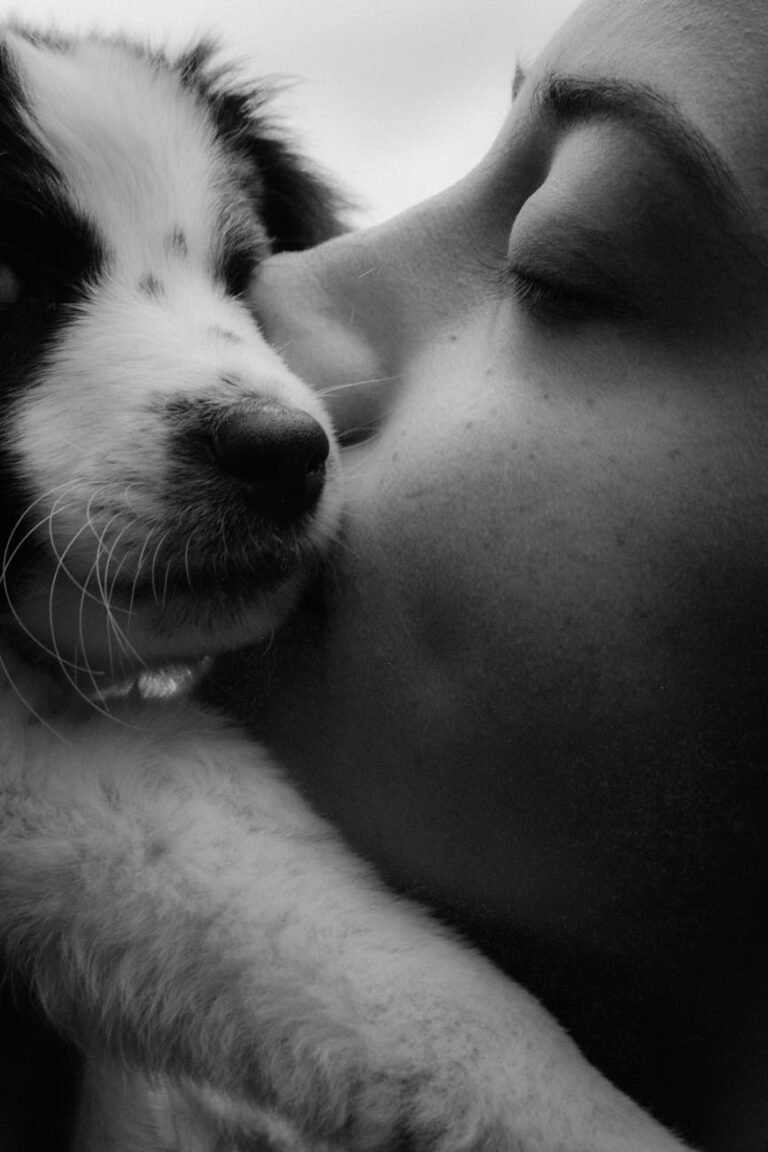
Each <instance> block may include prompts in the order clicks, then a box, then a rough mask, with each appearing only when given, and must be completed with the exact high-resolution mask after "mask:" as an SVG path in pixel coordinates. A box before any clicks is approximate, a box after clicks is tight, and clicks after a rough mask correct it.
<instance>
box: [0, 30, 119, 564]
mask: <svg viewBox="0 0 768 1152" xmlns="http://www.w3.org/2000/svg"><path fill="white" fill-rule="evenodd" d="M26 107H27V106H26V102H25V98H24V94H23V89H22V86H21V83H20V80H19V77H18V74H17V72H16V69H15V66H14V63H13V59H12V56H11V54H10V53H9V52H8V50H7V48H5V47H4V46H3V45H0V262H2V263H4V264H5V265H7V266H9V267H10V268H11V270H12V271H13V274H14V276H15V277H16V278H17V279H18V280H19V282H20V284H21V287H22V295H21V299H20V300H19V301H18V302H17V303H14V304H13V305H10V306H3V305H2V304H0V346H1V347H2V350H3V351H2V358H0V490H1V491H2V500H1V501H0V541H2V544H3V546H4V544H5V541H7V540H8V538H9V535H10V533H11V532H12V530H13V528H14V526H15V525H16V524H17V522H18V519H19V517H20V516H21V514H22V513H23V511H24V510H25V508H26V507H27V506H28V504H29V502H30V499H31V494H30V491H29V488H28V485H27V482H26V479H25V477H24V476H23V474H22V473H21V470H20V469H19V468H18V466H17V462H16V461H15V460H14V446H13V443H12V442H9V439H8V434H7V431H6V430H7V429H8V427H9V421H8V413H9V410H10V409H11V408H12V407H13V405H14V403H15V402H16V401H17V400H18V398H19V397H20V396H22V395H23V394H24V392H26V391H28V390H29V388H30V386H31V385H32V383H33V382H34V379H35V376H36V374H37V370H38V368H39V367H40V366H41V365H42V364H43V362H44V360H45V357H46V353H47V350H48V348H49V346H50V344H51V342H52V341H53V340H54V339H55V337H56V335H57V333H59V332H60V331H61V330H62V328H64V327H65V326H66V324H67V323H68V322H69V319H70V317H71V315H72V307H73V305H75V304H76V303H77V302H78V301H79V300H81V299H83V297H84V296H85V295H87V293H88V291H89V289H90V286H91V285H92V284H93V283H94V282H95V281H96V280H97V279H98V276H99V273H100V271H101V269H102V268H103V266H104V263H105V261H106V253H105V250H104V246H103V245H102V243H101V242H100V240H99V238H98V236H97V235H96V234H95V231H94V229H93V227H92V226H91V225H90V224H89V222H88V221H87V220H85V219H84V218H83V217H82V216H79V215H78V214H77V213H76V212H75V211H74V210H73V209H72V207H71V206H70V205H69V204H68V203H67V201H66V199H65V197H64V193H63V184H62V180H61V177H60V175H59V173H58V172H57V170H56V168H55V166H54V165H53V163H52V161H51V160H50V159H49V158H48V157H47V156H46V155H45V154H44V153H43V152H42V150H41V149H40V147H39V145H38V143H37V141H35V139H34V138H33V137H32V136H31V134H30V133H29V131H28V129H27V125H26V123H25V119H24V115H23V113H24V112H25V111H26ZM22 535H23V533H20V536H19V542H20V538H21V536H22ZM34 559H35V557H34V554H33V551H32V545H31V544H30V543H29V542H27V543H26V544H24V545H23V547H22V548H21V550H20V552H19V553H18V555H17V557H16V561H15V564H14V570H13V573H21V572H22V571H23V569H24V568H25V567H26V566H28V565H29V564H30V563H33V562H34ZM13 573H12V574H11V575H12V576H13Z"/></svg>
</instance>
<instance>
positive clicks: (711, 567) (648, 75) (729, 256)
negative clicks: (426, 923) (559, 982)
mask: <svg viewBox="0 0 768 1152" xmlns="http://www.w3.org/2000/svg"><path fill="white" fill-rule="evenodd" d="M766 58H768V15H767V14H766V9H765V8H764V6H763V4H762V2H761V0H755V2H754V3H747V2H743V3H742V2H741V0H739V2H736V3H734V2H733V0H727V2H726V0H723V2H722V3H721V4H720V5H717V4H710V5H707V6H698V7H697V14H696V18H695V20H692V19H691V18H690V5H688V4H687V3H686V2H685V0H677V2H675V0H650V2H649V0H642V2H641V0H608V2H606V0H597V2H595V3H592V4H588V5H587V6H586V7H585V8H584V9H582V10H580V12H579V13H578V14H577V16H576V17H575V18H574V19H573V20H572V21H571V22H570V23H569V24H568V25H566V27H565V29H564V30H563V31H562V33H561V34H560V36H559V37H558V38H557V39H556V40H555V41H554V42H553V43H552V44H551V45H550V47H549V48H548V49H547V51H546V52H545V53H544V54H543V56H542V57H541V59H540V60H539V61H538V62H537V63H536V65H535V66H534V67H533V68H532V69H531V71H530V73H529V75H528V76H527V78H526V80H525V82H524V83H523V85H522V87H521V88H520V90H519V92H518V94H517V96H516V98H515V100H514V103H513V106H512V110H511V113H510V116H509V120H508V122H507V124H506V126H505V128H504V129H503V131H502V133H501V135H500V136H499V138H498V140H497V141H496V143H495V145H494V147H493V149H492V150H491V153H490V155H489V156H488V158H487V159H486V161H485V162H484V164H483V165H482V166H481V167H480V168H479V169H478V170H476V171H475V172H473V173H471V174H470V176H469V177H468V178H467V179H466V180H465V181H463V182H462V183H460V184H459V185H457V186H456V187H454V188H452V189H450V190H449V191H448V192H446V193H445V194H444V195H442V196H441V197H439V198H438V199H436V200H434V201H430V202H428V203H426V204H424V205H422V206H420V207H419V208H417V209H415V210H414V211H412V212H410V213H408V214H406V215H404V216H403V217H400V218H398V219H395V220H394V221H392V222H390V223H389V224H387V225H384V226H382V227H379V228H376V229H373V230H370V231H368V232H363V233H358V234H355V235H352V236H349V237H347V238H343V239H341V240H339V241H336V242H333V243H331V244H330V245H327V246H325V247H323V248H321V249H319V250H316V251H314V252H311V253H306V254H301V255H298V256H291V257H283V258H277V259H275V260H274V261H272V262H270V263H269V264H268V265H267V267H266V268H265V271H264V274H263V276H262V278H261V280H260V283H259V285H258V286H257V290H256V297H255V303H256V308H257V311H258V312H259V314H260V316H261V317H262V319H263V322H264V325H265V329H266V331H267V335H268V336H269V337H270V338H272V339H274V340H275V342H276V343H277V344H278V345H279V346H281V347H283V348H284V350H285V354H286V356H287V358H288V360H289V363H290V365H291V367H293V368H294V369H296V370H298V371H299V372H301V373H302V374H303V375H304V376H305V377H306V378H307V379H308V380H310V381H312V382H314V383H316V384H317V385H318V386H319V387H322V388H327V389H330V390H331V391H330V392H329V402H330V403H331V405H332V407H333V410H334V413H335V416H336V419H337V422H338V424H339V426H340V427H341V429H342V430H345V431H346V432H347V433H348V434H349V436H350V438H352V432H353V430H354V429H355V428H356V427H360V426H361V425H366V424H372V425H373V426H375V429H376V431H375V435H374V436H373V437H371V438H369V439H366V440H364V441H363V442H362V443H359V444H358V445H357V446H356V447H353V448H350V449H349V450H348V452H347V471H348V505H349V509H348V528H347V531H346V534H345V537H344V539H343V541H342V542H341V544H340V546H339V549H338V551H337V553H336V555H335V557H334V560H333V576H332V578H329V579H328V580H327V581H326V589H325V593H326V604H325V608H324V610H323V611H318V610H317V609H316V607H310V608H308V609H307V611H306V612H305V613H304V614H303V615H301V616H300V617H299V619H298V620H297V621H296V623H295V624H294V625H293V626H291V627H289V628H288V629H287V630H286V632H285V634H284V636H283V637H281V638H278V639H277V640H276V641H275V643H274V645H273V647H272V650H271V651H270V653H269V654H268V655H267V656H266V657H263V656H259V657H258V659H257V658H254V657H249V656H245V657H240V658H237V659H235V660H233V661H232V662H231V663H230V666H229V668H228V669H227V668H226V667H222V669H221V674H222V675H225V674H226V673H228V672H234V673H235V674H236V676H239V677H240V678H241V681H240V683H239V685H237V686H235V685H234V684H233V683H230V684H228V686H227V691H229V692H230V693H233V694H234V695H239V703H238V706H239V708H240V711H241V712H245V713H248V714H250V715H251V716H252V717H253V718H254V720H255V723H256V725H257V727H258V729H259V731H260V732H262V733H263V734H264V735H265V736H266V738H267V739H268V740H269V741H270V742H271V743H272V744H273V746H274V747H275V748H276V750H277V752H278V754H279V755H281V756H283V757H284V758H285V759H286V760H287V761H288V763H289V764H290V765H291V766H292V769H293V770H294V772H295V773H296V774H297V775H298V776H299V778H300V779H301V781H302V784H303V786H304V787H305V789H306V790H307V792H308V793H309V795H310V796H312V797H314V799H315V800H316V802H317V803H318V804H319V805H320V807H321V808H322V809H323V810H324V811H326V812H327V813H328V814H330V815H331V816H332V818H333V819H334V820H336V821H337V822H338V823H339V824H340V825H341V826H342V827H343V828H344V830H345V831H346V832H347V834H348V835H349V836H350V837H351V838H352V839H353V841H354V843H355V844H356V845H357V846H358V847H359V848H361V849H362V850H363V851H365V852H366V853H367V854H368V855H369V856H371V857H372V858H374V859H375V860H377V861H378V862H379V863H380V864H381V865H382V866H383V867H385V868H386V869H387V870H388V873H389V875H390V876H391V877H393V878H394V879H396V880H399V881H401V882H404V883H407V884H411V885H413V886H414V887H416V888H417V889H418V890H420V891H422V892H426V893H428V894H430V895H431V896H432V897H434V898H435V899H438V900H442V901H445V902H446V903H447V904H453V905H454V906H461V905H467V906H472V907H474V908H475V909H481V910H482V912H483V914H484V915H485V916H487V918H488V920H489V922H497V923H511V924H514V925H516V926H518V927H520V928H522V929H523V930H535V931H536V932H538V933H540V934H541V933H543V934H544V935H547V934H549V935H550V936H552V937H554V938H564V939H578V940H580V941H582V942H583V943H584V944H585V945H588V946H590V947H597V948H606V949H617V948H618V949H624V948H626V949H629V948H632V947H634V946H636V942H637V941H638V940H640V939H642V940H643V947H647V948H649V949H650V950H653V948H654V947H655V940H656V938H658V943H659V945H660V946H661V947H663V948H666V947H668V945H669V940H670V939H671V936H672V935H673V934H674V935H675V936H676V937H679V939H680V940H681V941H682V940H684V939H685V940H687V941H690V942H694V941H695V942H696V946H697V947H698V943H699V942H700V941H701V939H702V933H706V932H707V931H708V929H709V925H710V922H711V923H712V925H714V923H715V921H717V923H718V925H719V928H718V932H717V936H718V938H722V936H723V933H722V932H721V931H720V929H721V928H722V917H723V916H728V915H730V914H731V911H730V910H732V909H733V908H735V906H736V903H738V907H739V910H740V914H741V912H743V910H744V901H745V900H749V899H750V897H749V893H750V892H751V880H750V877H751V876H753V875H755V874H756V873H757V866H758V862H759V861H758V858H759V860H760V861H761V863H760V867H761V868H762V869H763V872H762V874H763V875H765V874H766V872H765V861H764V853H765V843H764V840H763V839H761V836H762V835H763V833H762V831H761V830H762V829H764V828H765V826H766V820H765V781H764V777H763V776H762V775H761V773H760V765H762V764H764V763H765V755H766V750H767V749H766V745H767V744H768V740H766V735H767V733H766V703H765V696H764V683H765V676H766V672H767V671H768V667H767V665H768V659H767V658H766V652H767V648H766V644H767V642H768V628H767V624H768V381H767V380H766V375H767V374H768V83H766V79H765V66H764V62H765V59H766ZM512 68H513V46H510V71H512ZM372 147H375V141H374V140H372ZM359 381H365V383H361V384H359V385H358V383H357V382H359ZM347 385H350V386H349V387H347ZM334 390H335V391H334ZM254 697H255V699H254ZM701 891H706V892H707V893H708V895H707V906H706V908H703V906H702V901H701V900H700V899H698V895H697V894H699V893H700V892H701ZM755 900H756V902H757V896H755ZM692 907H693V910H692ZM711 909H715V911H711ZM651 927H652V928H653V932H654V933H656V938H654V939H650V940H649V939H648V936H647V935H646V933H647V932H648V929H649V928H651ZM713 935H714V927H713Z"/></svg>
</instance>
